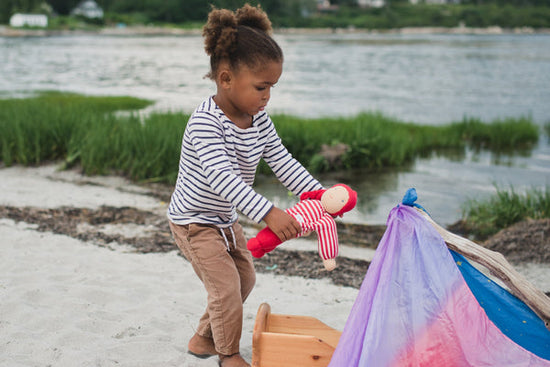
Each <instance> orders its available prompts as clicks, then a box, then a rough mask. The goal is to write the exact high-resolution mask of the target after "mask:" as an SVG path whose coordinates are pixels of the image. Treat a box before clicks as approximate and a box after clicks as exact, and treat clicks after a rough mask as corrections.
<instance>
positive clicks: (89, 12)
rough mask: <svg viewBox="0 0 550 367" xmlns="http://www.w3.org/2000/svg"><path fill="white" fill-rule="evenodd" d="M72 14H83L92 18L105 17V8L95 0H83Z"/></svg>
mask: <svg viewBox="0 0 550 367" xmlns="http://www.w3.org/2000/svg"><path fill="white" fill-rule="evenodd" d="M71 14H72V15H81V16H83V17H85V18H90V19H101V18H103V9H101V7H100V6H99V5H98V4H97V3H96V2H95V1H93V0H85V1H81V2H80V3H79V4H78V5H77V6H76V8H74V9H73V11H72V12H71Z"/></svg>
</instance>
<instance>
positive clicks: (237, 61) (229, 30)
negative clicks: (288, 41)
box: [202, 4, 283, 79]
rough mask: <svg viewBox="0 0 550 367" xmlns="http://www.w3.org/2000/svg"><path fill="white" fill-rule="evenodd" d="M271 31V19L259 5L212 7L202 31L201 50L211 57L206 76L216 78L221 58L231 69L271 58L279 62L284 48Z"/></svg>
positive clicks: (248, 65) (251, 66)
mask: <svg viewBox="0 0 550 367" xmlns="http://www.w3.org/2000/svg"><path fill="white" fill-rule="evenodd" d="M271 32H272V28H271V21H270V20H269V18H268V16H267V14H266V13H265V12H264V11H263V10H262V9H261V7H260V5H258V6H257V7H253V6H250V5H248V4H246V5H244V6H243V7H242V8H240V9H237V10H236V11H235V12H233V11H231V10H227V9H215V8H213V9H212V11H210V13H209V14H208V21H207V22H206V24H205V26H204V27H203V31H202V35H203V37H204V45H205V47H204V49H205V51H206V54H207V55H208V56H210V72H209V73H208V74H207V75H206V76H207V77H208V78H210V79H215V77H216V73H217V71H218V66H219V65H220V62H221V61H227V62H228V63H229V65H230V67H231V69H233V70H238V68H239V67H240V66H241V65H243V64H244V65H246V66H247V67H249V68H250V69H255V68H257V67H259V66H261V65H265V64H266V63H267V62H270V61H271V62H272V61H275V62H282V61H283V51H282V50H281V48H280V47H279V45H278V44H277V42H275V40H273V38H271Z"/></svg>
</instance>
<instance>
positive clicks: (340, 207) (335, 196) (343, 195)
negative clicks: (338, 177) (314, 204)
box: [321, 184, 357, 216]
mask: <svg viewBox="0 0 550 367" xmlns="http://www.w3.org/2000/svg"><path fill="white" fill-rule="evenodd" d="M321 203H322V204H323V208H325V210H326V211H327V212H328V213H330V214H332V215H334V216H338V215H341V214H344V213H346V212H349V211H350V210H351V209H353V208H355V205H356V204H357V193H356V192H355V191H353V190H352V189H351V188H350V187H349V186H347V185H344V184H336V185H334V186H332V187H331V188H329V189H327V190H326V191H325V192H324V193H323V195H322V196H321Z"/></svg>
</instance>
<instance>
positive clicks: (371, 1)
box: [357, 0, 386, 8]
mask: <svg viewBox="0 0 550 367" xmlns="http://www.w3.org/2000/svg"><path fill="white" fill-rule="evenodd" d="M357 5H359V6H360V7H361V8H381V7H383V6H385V5H386V1H385V0H357Z"/></svg>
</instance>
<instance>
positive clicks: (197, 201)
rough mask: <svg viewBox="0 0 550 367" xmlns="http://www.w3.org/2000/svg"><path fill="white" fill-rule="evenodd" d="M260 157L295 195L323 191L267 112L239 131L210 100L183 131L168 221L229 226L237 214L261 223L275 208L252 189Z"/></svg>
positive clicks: (195, 113) (260, 114)
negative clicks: (288, 148)
mask: <svg viewBox="0 0 550 367" xmlns="http://www.w3.org/2000/svg"><path fill="white" fill-rule="evenodd" d="M262 158H263V159H264V160H265V161H266V163H267V164H268V165H269V166H270V168H271V169H272V170H273V172H274V173H275V175H276V176H277V178H278V179H279V181H281V183H282V184H283V185H284V186H285V187H286V188H287V189H288V190H290V191H291V192H292V193H294V194H295V195H300V194H301V193H303V192H305V191H312V190H319V189H322V185H321V184H320V183H319V182H318V181H317V180H316V179H314V178H313V177H312V176H311V175H310V174H309V172H308V171H307V170H306V169H305V168H304V167H303V166H302V165H301V164H300V163H299V162H298V161H297V160H296V159H294V158H293V157H292V155H291V154H290V153H289V152H288V150H287V149H286V148H285V147H284V146H283V144H282V142H281V139H280V138H279V136H278V135H277V132H276V130H275V127H274V126H273V122H272V121H271V119H270V118H269V115H268V114H267V113H266V112H264V111H262V112H260V113H258V114H257V115H255V116H254V117H253V122H252V126H251V127H250V128H248V129H241V128H239V127H237V126H236V125H235V124H234V123H233V122H232V121H230V120H229V119H228V118H227V116H225V114H224V113H223V111H222V110H221V109H220V108H219V107H218V106H217V105H216V103H215V102H214V99H213V97H209V98H208V99H206V100H205V101H204V102H203V103H202V104H201V105H200V106H199V107H198V108H197V109H196V110H195V112H194V113H193V114H192V115H191V117H190V119H189V121H188V123H187V126H186V128H185V132H184V135H183V141H182V147H181V156H180V162H179V173H178V178H177V181H176V186H175V190H174V192H173V194H172V198H171V200H170V205H169V207H168V218H169V219H170V220H171V221H172V222H173V223H175V224H181V225H184V224H189V223H208V224H215V225H217V226H219V227H227V226H229V225H231V224H232V223H234V222H235V221H236V220H237V218H238V215H237V210H239V211H240V212H241V213H243V214H244V215H246V216H248V217H249V218H251V219H252V220H254V221H256V222H260V221H261V220H262V219H263V218H264V216H265V215H266V214H267V213H268V212H269V211H270V210H271V208H272V207H273V204H272V203H271V202H270V201H269V200H268V199H266V198H265V197H263V196H262V195H260V194H258V193H257V192H255V191H254V189H253V188H252V184H253V182H254V177H255V174H256V168H257V166H258V163H259V162H260V159H262Z"/></svg>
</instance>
